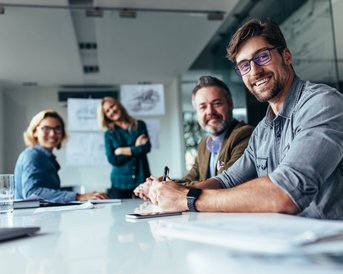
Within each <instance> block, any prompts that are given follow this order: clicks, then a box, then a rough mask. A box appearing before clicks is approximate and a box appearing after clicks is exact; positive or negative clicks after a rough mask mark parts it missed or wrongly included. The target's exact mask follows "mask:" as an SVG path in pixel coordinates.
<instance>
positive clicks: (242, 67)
mask: <svg viewBox="0 0 343 274" xmlns="http://www.w3.org/2000/svg"><path fill="white" fill-rule="evenodd" d="M273 49H280V47H273V48H262V49H260V50H258V51H257V52H255V54H254V56H253V57H252V58H251V59H249V60H242V61H240V62H239V63H238V64H236V66H235V71H236V73H237V74H238V76H243V75H245V74H247V73H248V72H249V71H250V70H251V65H250V64H251V61H253V62H254V63H255V64H256V65H258V66H263V65H265V64H267V63H268V62H269V61H270V60H271V59H272V55H271V53H270V51H272V50H273Z"/></svg>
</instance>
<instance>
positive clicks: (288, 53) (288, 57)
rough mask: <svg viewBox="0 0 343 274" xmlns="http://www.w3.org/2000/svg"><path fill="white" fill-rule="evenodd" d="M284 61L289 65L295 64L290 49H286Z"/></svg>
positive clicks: (283, 53) (283, 54)
mask: <svg viewBox="0 0 343 274" xmlns="http://www.w3.org/2000/svg"><path fill="white" fill-rule="evenodd" d="M282 56H283V59H284V61H285V63H286V64H287V65H291V64H292V63H293V57H292V53H291V51H290V50H289V49H288V48H285V49H284V50H283V52H282Z"/></svg>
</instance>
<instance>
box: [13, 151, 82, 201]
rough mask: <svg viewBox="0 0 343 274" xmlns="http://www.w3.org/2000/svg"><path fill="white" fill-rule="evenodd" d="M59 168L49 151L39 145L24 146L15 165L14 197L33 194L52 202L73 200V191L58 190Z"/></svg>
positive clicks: (21, 197) (59, 185)
mask: <svg viewBox="0 0 343 274" xmlns="http://www.w3.org/2000/svg"><path fill="white" fill-rule="evenodd" d="M59 169H60V165H59V164H58V162H57V161H56V157H55V155H54V154H52V153H51V152H50V151H48V150H46V149H45V148H43V147H42V146H40V145H35V146H34V147H28V148H26V149H25V150H24V151H23V152H22V153H21V154H20V155H19V157H18V160H17V163H16V165H15V170H14V176H15V187H16V198H17V199H26V198H28V197H30V196H31V195H35V196H38V197H40V198H42V199H45V200H49V201H52V202H59V203H65V202H70V201H75V200H76V193H75V192H71V191H62V190H60V187H61V182H60V178H59V176H58V170H59Z"/></svg>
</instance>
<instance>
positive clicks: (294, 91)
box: [266, 76, 304, 126]
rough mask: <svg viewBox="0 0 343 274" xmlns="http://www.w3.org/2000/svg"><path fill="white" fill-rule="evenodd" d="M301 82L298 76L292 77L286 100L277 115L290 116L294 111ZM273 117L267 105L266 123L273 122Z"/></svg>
mask: <svg viewBox="0 0 343 274" xmlns="http://www.w3.org/2000/svg"><path fill="white" fill-rule="evenodd" d="M303 83H304V81H302V80H301V79H300V78H299V77H297V76H295V77H294V80H293V83H292V86H291V88H290V90H289V92H288V95H287V97H286V100H285V102H284V104H283V107H282V109H281V111H280V113H279V115H278V116H281V117H284V118H290V117H291V115H292V113H293V111H294V107H295V105H296V103H297V102H298V100H299V97H300V94H301V89H302V86H303ZM274 119H275V114H274V112H273V110H272V108H271V107H270V105H269V106H268V108H267V112H266V123H267V124H268V125H269V126H271V125H272V124H273V120H274Z"/></svg>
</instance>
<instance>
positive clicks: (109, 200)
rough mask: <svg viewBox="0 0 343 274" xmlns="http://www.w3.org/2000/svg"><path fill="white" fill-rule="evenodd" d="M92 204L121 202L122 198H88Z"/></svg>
mask: <svg viewBox="0 0 343 274" xmlns="http://www.w3.org/2000/svg"><path fill="white" fill-rule="evenodd" d="M88 202H90V203H92V204H120V203H121V199H102V200H88Z"/></svg>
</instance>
